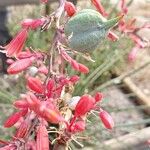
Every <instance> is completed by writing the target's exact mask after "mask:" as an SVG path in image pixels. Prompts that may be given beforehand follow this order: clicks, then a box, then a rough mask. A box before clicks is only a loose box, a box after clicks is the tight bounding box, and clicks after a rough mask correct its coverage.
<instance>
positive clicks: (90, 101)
mask: <svg viewBox="0 0 150 150" xmlns="http://www.w3.org/2000/svg"><path fill="white" fill-rule="evenodd" d="M94 105H95V99H94V98H92V97H91V96H90V95H83V96H82V97H81V98H80V100H79V102H78V103H77V105H76V107H75V116H76V117H80V116H83V115H85V114H86V113H87V112H89V111H90V110H92V109H93V107H94Z"/></svg>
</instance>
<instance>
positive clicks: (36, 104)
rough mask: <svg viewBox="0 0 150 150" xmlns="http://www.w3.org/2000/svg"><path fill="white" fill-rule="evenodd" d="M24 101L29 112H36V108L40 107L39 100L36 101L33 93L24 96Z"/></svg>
mask: <svg viewBox="0 0 150 150" xmlns="http://www.w3.org/2000/svg"><path fill="white" fill-rule="evenodd" d="M26 101H27V103H28V106H29V108H30V109H31V110H34V111H36V110H37V109H38V107H39V106H40V100H39V99H37V97H36V96H35V95H34V94H33V93H29V94H28V95H27V96H26Z"/></svg>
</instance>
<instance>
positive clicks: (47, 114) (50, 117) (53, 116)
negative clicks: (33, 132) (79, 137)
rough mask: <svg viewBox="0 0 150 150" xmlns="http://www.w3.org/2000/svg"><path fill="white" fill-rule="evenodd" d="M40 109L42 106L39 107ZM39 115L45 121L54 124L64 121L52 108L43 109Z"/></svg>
mask: <svg viewBox="0 0 150 150" xmlns="http://www.w3.org/2000/svg"><path fill="white" fill-rule="evenodd" d="M41 107H43V106H42V105H41ZM42 109H43V108H42ZM41 115H42V116H43V117H44V118H45V120H47V121H49V122H51V123H54V124H58V123H60V122H64V121H65V119H64V118H63V117H62V116H61V114H60V112H59V111H58V110H57V109H54V108H47V107H45V108H44V109H43V111H42V112H41Z"/></svg>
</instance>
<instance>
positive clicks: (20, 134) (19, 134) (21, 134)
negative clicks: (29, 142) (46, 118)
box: [15, 121, 29, 138]
mask: <svg viewBox="0 0 150 150" xmlns="http://www.w3.org/2000/svg"><path fill="white" fill-rule="evenodd" d="M28 128H29V126H28V123H27V122H26V121H23V122H22V123H21V125H20V127H19V128H18V130H17V131H16V134H15V137H16V138H23V137H24V136H25V135H26V133H27V131H28Z"/></svg>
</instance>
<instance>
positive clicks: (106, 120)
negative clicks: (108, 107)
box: [99, 110, 114, 129]
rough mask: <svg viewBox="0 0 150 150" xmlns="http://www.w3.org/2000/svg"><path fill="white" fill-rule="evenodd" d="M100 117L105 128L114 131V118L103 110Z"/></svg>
mask: <svg viewBox="0 0 150 150" xmlns="http://www.w3.org/2000/svg"><path fill="white" fill-rule="evenodd" d="M99 117H100V119H101V121H102V123H103V124H104V126H105V128H107V129H112V128H113V127H114V121H113V119H112V117H111V116H110V114H108V112H106V111H104V110H102V111H101V112H100V113H99Z"/></svg>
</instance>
